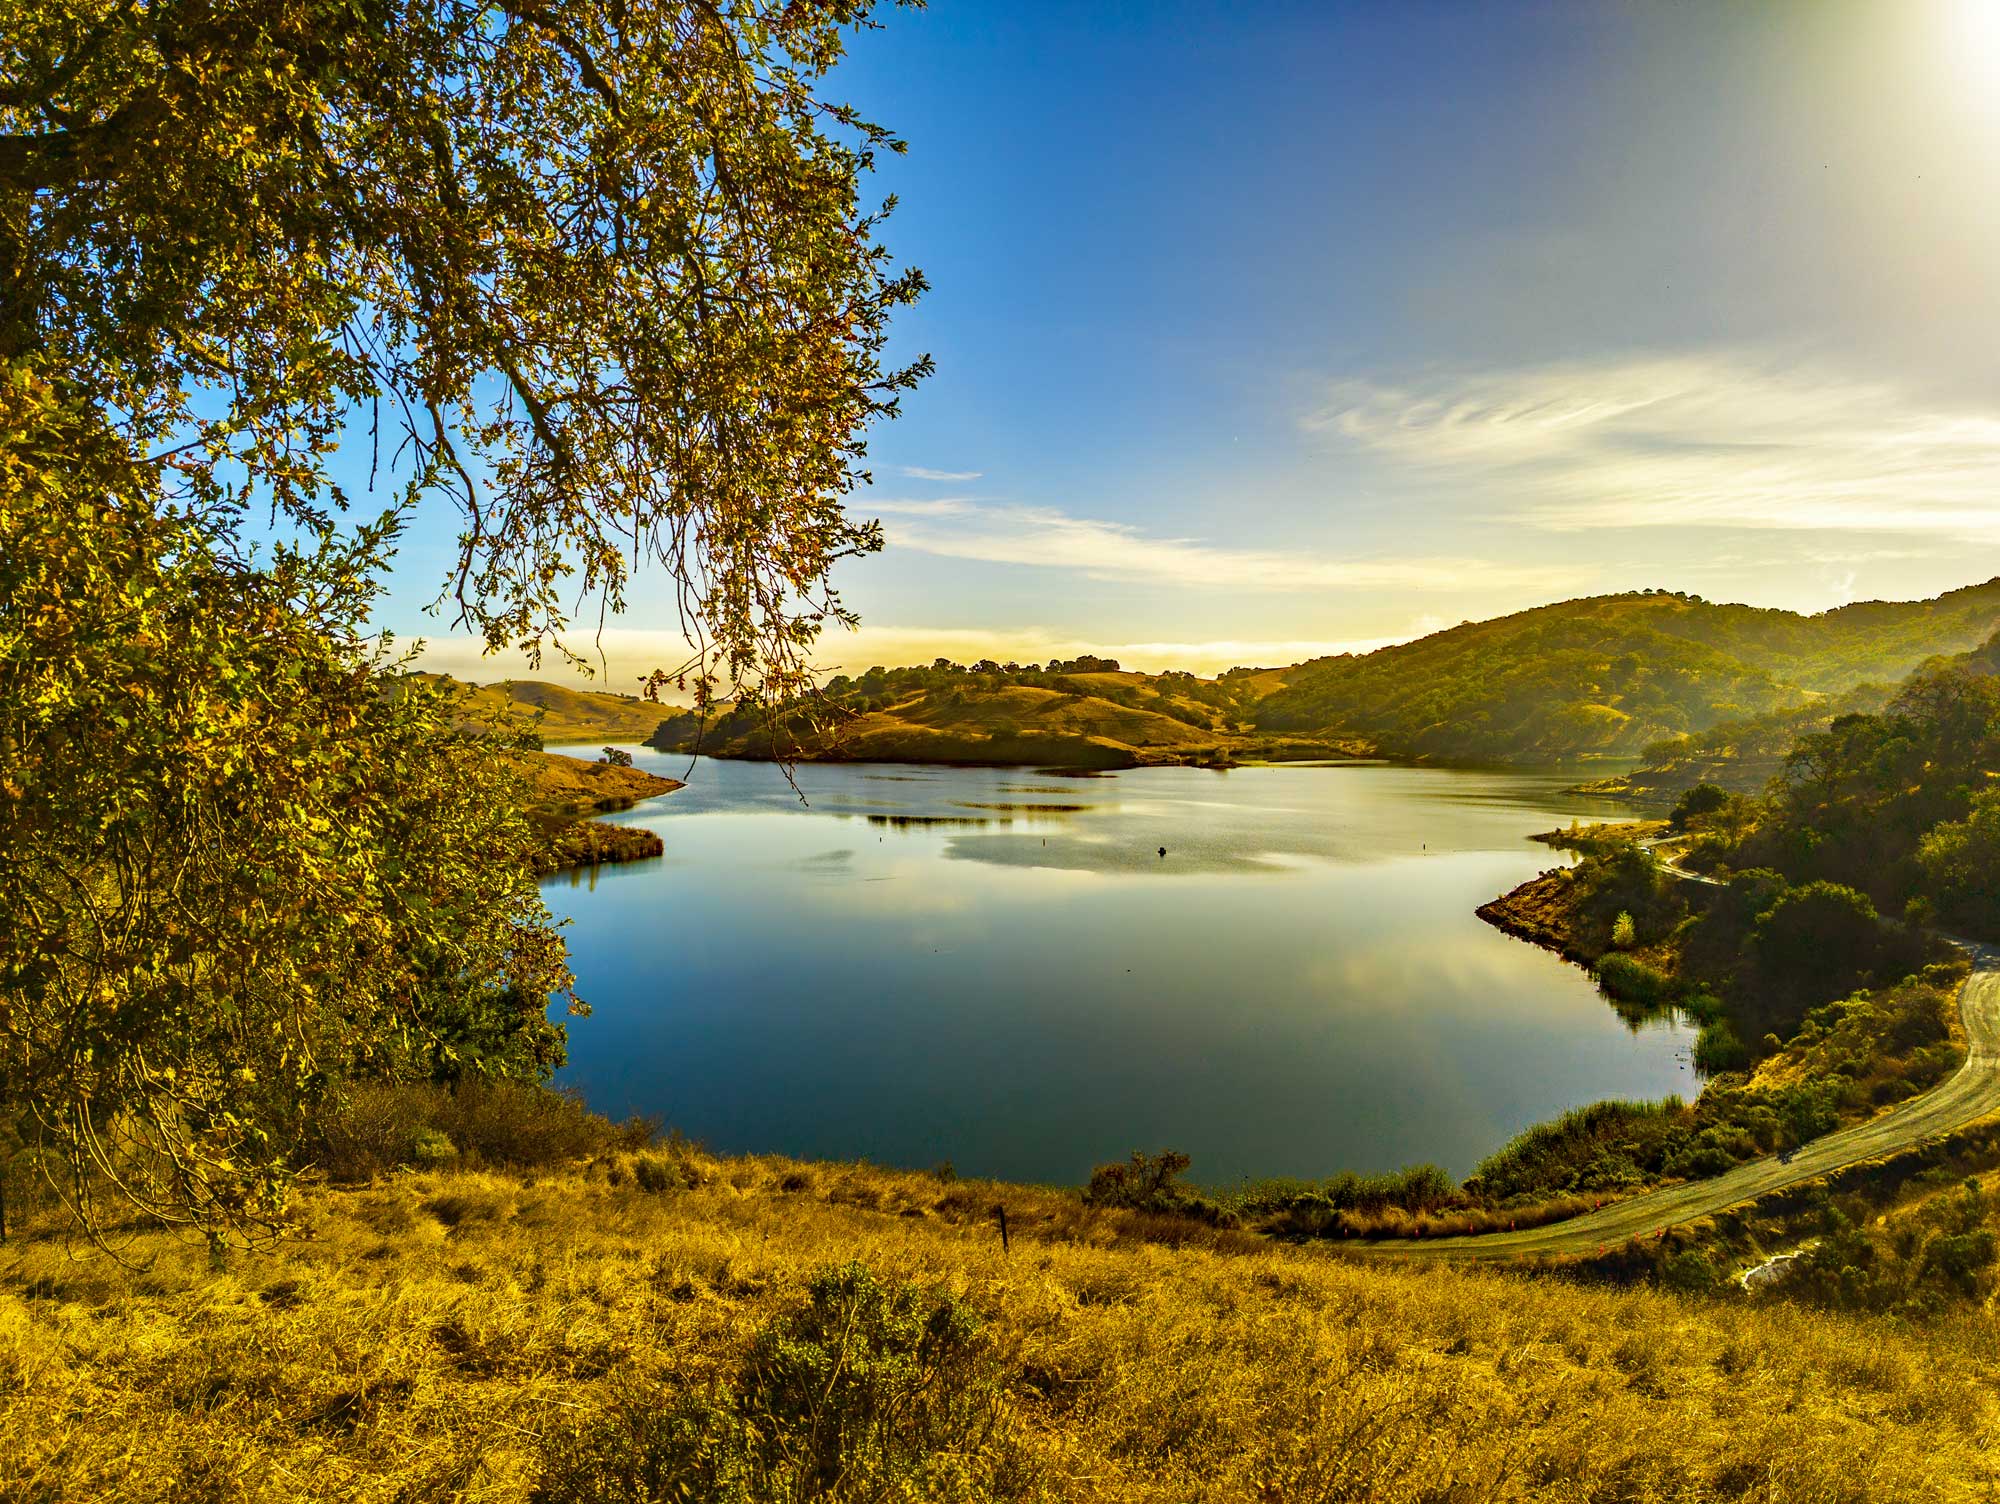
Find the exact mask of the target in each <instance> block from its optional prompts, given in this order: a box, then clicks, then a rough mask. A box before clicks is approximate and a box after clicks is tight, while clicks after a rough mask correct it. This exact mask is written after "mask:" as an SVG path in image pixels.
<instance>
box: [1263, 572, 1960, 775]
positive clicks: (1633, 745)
mask: <svg viewBox="0 0 2000 1504" xmlns="http://www.w3.org/2000/svg"><path fill="white" fill-rule="evenodd" d="M1996 625H2000V580H1992V581H1988V582H1987V583H1985V584H1983V585H1974V586H1970V587H1968V588H1966V589H1963V590H1955V591H1952V592H1950V593H1948V594H1946V595H1942V596H1939V597H1938V598H1937V599H1935V600H1928V601H1908V602H1885V601H1869V602H1863V603H1860V604H1856V605H1851V606H1843V607H1841V608H1839V609H1838V610H1833V611H1826V612H1822V613H1820V614H1819V615H1817V616H1801V615H1798V614H1796V613H1794V612H1790V611H1776V610H1768V609H1761V608H1757V607H1751V606H1729V605H1717V604H1714V603H1712V602H1709V601H1704V600H1702V599H1700V598H1699V597H1697V596H1690V595H1682V594H1676V593H1669V592H1643V593H1637V594H1628V595H1610V596H1595V597H1590V598H1587V599H1583V600H1574V601H1564V602H1561V603H1559V604H1556V605H1551V606H1542V607H1538V608H1536V609H1534V610H1531V611H1522V612H1517V613H1516V614H1514V615H1512V616H1503V617H1499V618H1497V619H1495V620H1493V621H1485V622H1466V623H1464V624H1463V625H1460V626H1457V627H1453V628H1451V629H1449V630H1447V631H1443V632H1437V633H1433V634H1432V635H1431V636H1428V637H1423V638H1419V639H1418V640H1417V641H1415V642H1409V643H1403V644H1400V645H1398V646H1395V647H1387V648H1382V649H1379V650H1378V651H1376V652H1373V653H1369V654H1366V655H1362V656H1349V655H1342V656H1340V657H1336V658H1321V659H1316V660H1314V661H1313V662H1310V663H1306V664H1302V665H1301V666H1300V667H1299V668H1297V669H1295V670H1293V671H1292V672H1291V673H1290V674H1288V675H1287V676H1286V683H1285V685H1284V687H1283V688H1281V689H1278V690H1276V691H1274V692H1273V693H1272V694H1270V695H1268V696H1266V697H1265V698H1263V699H1262V700H1261V701H1259V702H1258V704H1257V706H1256V711H1255V715H1256V722H1257V725H1258V727H1259V729H1261V730H1264V731H1267V732H1281V733H1291V734H1298V735H1306V736H1321V737H1324V736H1349V737H1362V738H1366V739H1368V740H1371V741H1373V742H1375V743H1376V744H1377V745H1378V746H1380V747H1381V748H1382V750H1383V751H1384V752H1386V753H1388V754H1390V755H1392V756H1398V757H1410V758H1419V759H1436V760H1440V761H1480V762H1517V763H1565V762H1575V761H1579V760H1583V759H1588V758H1593V757H1634V756H1638V755H1640V754H1641V753H1642V752H1643V751H1644V749H1645V748H1647V747H1648V746H1650V745H1652V744H1653V743H1655V742H1658V741H1661V740H1663V739H1665V738H1669V737H1675V736H1681V735H1685V734H1688V733H1691V732H1699V731H1703V730H1706V729H1707V728H1709V727H1711V726H1715V725H1718V724H1720V723H1723V722H1735V721H1749V720H1752V719H1754V718H1757V717H1761V716H1765V715H1768V714H1770V713H1772V712H1776V711H1791V710H1797V709H1800V708H1803V707H1809V706H1811V705H1813V704H1815V703H1816V702H1819V701H1821V700H1822V699H1825V698H1827V697H1832V696H1838V695H1840V694H1842V693H1844V692H1847V691H1851V690H1854V689H1855V688H1856V687H1857V686H1860V685H1863V684H1868V683H1892V682H1894V681H1896V680H1898V679H1901V678H1903V677H1904V676H1905V675H1907V674H1908V673H1910V672H1911V670H1913V669H1914V668H1916V667H1917V665H1918V664H1920V663H1921V662H1923V660H1925V659H1926V658H1929V657H1932V656H1935V655H1937V654H1940V653H1958V652H1963V651H1965V650H1967V649H1969V648H1972V647H1975V646H1976V645H1978V644H1980V643H1982V642H1985V641H1986V640H1987V639H1988V638H1989V637H1990V636H1991V635H1992V633H1993V631H1994V628H1995V626H1996Z"/></svg>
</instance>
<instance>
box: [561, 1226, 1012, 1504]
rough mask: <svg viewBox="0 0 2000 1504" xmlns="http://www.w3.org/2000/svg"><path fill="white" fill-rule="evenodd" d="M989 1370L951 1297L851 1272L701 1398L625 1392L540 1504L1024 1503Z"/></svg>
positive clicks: (975, 1328) (569, 1457)
mask: <svg viewBox="0 0 2000 1504" xmlns="http://www.w3.org/2000/svg"><path fill="white" fill-rule="evenodd" d="M1002 1379H1003V1375H1002V1372H1001V1369H1000V1367H999V1365H998V1363H997V1362H996V1361H995V1360H994V1359H993V1357H992V1355H991V1354H990V1353H989V1351H988V1349H987V1346H986V1344H985V1343H984V1341H982V1339H981V1337H980V1328H979V1321H978V1319H977V1318H976V1317H975V1315H974V1314H973V1312H972V1311H971V1310H970V1309H969V1308H968V1307H967V1306H966V1305H965V1304H964V1303H963V1302H962V1301H959V1300H958V1299H956V1298H955V1297H953V1296H951V1295H949V1294H947V1293H945V1292H943V1291H936V1290H926V1289H922V1288H920V1287H918V1286H916V1285H911V1284H902V1283H887V1282H884V1281H883V1280H881V1279H879V1278H878V1277H877V1276H876V1275H875V1274H874V1273H872V1272H871V1271H870V1270H869V1269H868V1268H867V1267H866V1266H864V1265H862V1264H858V1263H851V1264H846V1265H842V1266H840V1267H837V1268H830V1269H824V1270H822V1271H820V1273H818V1274H817V1275H815V1276H814V1278H813V1280H812V1283H811V1285H810V1287H809V1292H808V1299H807V1302H806V1304H805V1305H804V1306H803V1307H801V1308H799V1309H797V1310H795V1311H793V1312H791V1313H790V1314H788V1315H785V1316H782V1317H780V1318H779V1319H777V1320H776V1321H774V1322H772V1323H770V1324H769V1325H767V1326H766V1327H764V1329H763V1330H762V1331H760V1332H759V1333H758V1334H757V1338H756V1340H755V1342H754V1343H753V1344H752V1346H751V1348H750V1351H749V1352H748V1353H747V1354H746V1355H745V1357H744V1359H743V1360H742V1362H741V1363H740V1364H739V1365H738V1366H737V1368H736V1371H735V1372H734V1373H733V1374H731V1375H729V1376H727V1377H725V1378H722V1379H720V1380H718V1381H716V1382H714V1383H712V1384H710V1385H708V1386H706V1387H701V1388H695V1387H688V1386H682V1385H679V1384H677V1383H674V1384H670V1385H669V1387H668V1388H667V1390H666V1391H665V1392H663V1393H660V1392H648V1391H646V1390H644V1389H634V1390H631V1391H629V1392H628V1393H627V1394H626V1396H625V1397H624V1399H623V1400H622V1401H620V1402H619V1403H618V1404H616V1405H615V1406H614V1407H613V1408H612V1409H611V1410H610V1411H609V1412H608V1413H607V1414H605V1415H603V1416H602V1417H600V1418H598V1419H597V1420H596V1421H595V1422H592V1423H587V1424H585V1425H584V1426H582V1427H581V1428H579V1429H577V1430H575V1431H572V1432H569V1433H567V1434H560V1435H557V1436H555V1437H552V1438H551V1439H550V1440H549V1442H548V1443H546V1445H545V1451H544V1453H543V1457H542V1471H541V1476H540V1477H539V1479H538V1480H537V1482H536V1484H535V1486H534V1489H533V1491H532V1493H531V1495H530V1497H531V1498H532V1499H534V1500H535V1501H536V1504H665V1501H669V1500H681V1499H686V1500H700V1501H703V1504H770V1501H796V1504H805V1501H807V1500H828V1501H834V1500H854V1501H860V1500H883V1501H889V1500H900V1501H907V1504H917V1501H920V1500H921V1501H930V1500H937V1501H963V1504H972V1501H975V1500H989V1499H1008V1498H1018V1497H1023V1496H1025V1495H1027V1494H1029V1493H1030V1492H1031V1483H1032V1480H1030V1479H1028V1478H1027V1477H1025V1476H1024V1475H1023V1473H1022V1470H1021V1468H1020V1465H1019V1463H1018V1461H1017V1457H1018V1453H1017V1452H1016V1449H1015V1448H1014V1447H1013V1446H1012V1444H1011V1442H1010V1439H1009V1437H1008V1434H1007V1426H1006V1423H1007V1420H1008V1407H1007V1402H1006V1398H1005V1393H1004V1389H1003V1383H1002Z"/></svg>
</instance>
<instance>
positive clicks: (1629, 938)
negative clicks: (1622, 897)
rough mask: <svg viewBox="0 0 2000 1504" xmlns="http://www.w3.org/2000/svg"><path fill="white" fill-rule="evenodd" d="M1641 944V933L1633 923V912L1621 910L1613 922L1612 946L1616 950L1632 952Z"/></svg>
mask: <svg viewBox="0 0 2000 1504" xmlns="http://www.w3.org/2000/svg"><path fill="white" fill-rule="evenodd" d="M1638 943H1639V931H1638V929H1637V928H1636V927H1635V926H1634V925H1633V923H1632V912H1631V910H1629V909H1620V910H1619V911H1618V917H1617V918H1616V919H1614V920H1613V921H1612V922H1611V945H1612V948H1613V949H1615V950H1630V949H1631V948H1632V947H1633V946H1635V945H1637V944H1638Z"/></svg>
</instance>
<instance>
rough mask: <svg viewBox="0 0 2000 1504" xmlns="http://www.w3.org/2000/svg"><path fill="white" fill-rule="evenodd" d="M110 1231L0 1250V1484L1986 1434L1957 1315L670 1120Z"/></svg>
mask: <svg viewBox="0 0 2000 1504" xmlns="http://www.w3.org/2000/svg"><path fill="white" fill-rule="evenodd" d="M1003 1204H1004V1205H1005V1206H1006V1208H1007V1211H1008V1222H1009V1231H1010V1237H1011V1249H1010V1250H1009V1251H1003V1250H1002V1247H1001V1242H1000V1238H999V1233H998V1229H997V1225H996V1220H995V1217H994V1209H995V1208H996V1207H997V1206H1000V1205H1003ZM126 1252H127V1254H128V1257H129V1259H130V1260H131V1262H130V1263H129V1265H128V1266H123V1267H121V1266H120V1265H119V1264H117V1263H114V1262H112V1261H110V1260H108V1259H102V1258H94V1259H84V1260H78V1259H77V1258H75V1257H74V1256H73V1253H72V1252H71V1250H70V1249H68V1248H67V1247H66V1246H65V1245H64V1244H63V1243H62V1242H61V1241H60V1240H58V1239H55V1238H52V1237H29V1238H24V1239H17V1241H16V1242H15V1243H13V1244H11V1245H9V1249H8V1253H7V1256H6V1258H5V1260H4V1262H0V1430H4V1434H5V1435H6V1436H7V1438H8V1444H7V1446H6V1447H4V1448H0V1497H5V1498H10V1499H46V1500H56V1499H78V1500H81V1499H86V1498H88V1499H91V1500H96V1501H106V1504H123V1501H131V1504H138V1501H149V1504H150V1501H161V1504H165V1501H173V1504H182V1501H196V1504H208V1501H213V1504H221V1501H225V1500H227V1501H239V1500H240V1501H265V1500H269V1501H279V1500H283V1501H294V1500H315V1499H328V1500H331V1499H340V1500H343V1501H370V1500H380V1501H389V1500H413V1499H421V1500H445V1499H475V1498H476V1499H480V1500H484V1501H490V1504H504V1501H522V1504H527V1501H551V1504H553V1501H558V1500H560V1501H565V1504H585V1501H601V1504H639V1501H641V1500H657V1499H664V1498H671V1497H680V1496H682V1495H680V1494H677V1493H676V1492H675V1491H674V1489H675V1486H676V1485H677V1484H678V1485H685V1486H686V1487H687V1489H688V1492H687V1493H686V1495H685V1496H686V1497H690V1498H700V1499H738V1500H751V1499H755V1500H773V1499H805V1498H825V1499H847V1500H860V1499H885V1500H886V1499H894V1500H911V1501H914V1500H918V1499H923V1500H953V1499H956V1500H966V1501H971V1500H1016V1499H1019V1500H1029V1499H1034V1500H1076V1501H1092V1504H1097V1501H1113V1504H1115V1501H1148V1500H1160V1501H1165V1500H1175V1501H1179V1500H1188V1499H1204V1500H1215V1501H1245V1504H1256V1501H1279V1500H1282V1501H1286V1504H1294V1501H1298V1504H1314V1501H1328V1504H1331V1501H1335V1500H1359V1499H1367V1500H1378V1501H1384V1504H1399V1501H1408V1504H1416V1501H1454V1500H1467V1501H1469V1500H1495V1501H1529V1500H1552V1499H1566V1500H1577V1501H1583V1500H1602V1501H1612V1500H1630V1501H1650V1500H1658V1501H1669V1500H1688V1501H1692V1500H1704V1501H1720V1500H1746V1501H1748V1500H1755V1501H1758V1504H1807V1501H1811V1504H1893V1501H1903V1500H1909V1501H1916V1500H1923V1501H1926V1504H1951V1501H1958V1500H1964V1501H1972V1500H1984V1499H1986V1498H1988V1497H1989V1494H1990V1487H1991V1481H1992V1465H1993V1464H1992V1459H1993V1456H1994V1451H1993V1447H1994V1442H1995V1438H1996V1425H2000V1409H1997V1408H1996V1402H1995V1397H1994V1391H1993V1388H1992V1385H1991V1383H1990V1375H1991V1373H1992V1371H1993V1368H1994V1365H1995V1363H1996V1361H2000V1331H1997V1330H1996V1328H1995V1327H1994V1325H1993V1323H1992V1322H1991V1321H1990V1320H1986V1319H1983V1318H1980V1317H1977V1316H1972V1315H1964V1316H1956V1317H1945V1318H1941V1319H1938V1320H1933V1321H1929V1322H1926V1323H1923V1324H1919V1325H1910V1324H1906V1323H1902V1322H1894V1323H1892V1322H1889V1321H1884V1320H1881V1319H1878V1318H1872V1317H1856V1316H1844V1315H1836V1314H1830V1313H1822V1312H1819V1311H1814V1310H1809V1309H1801V1308H1799V1307H1797V1306H1793V1305H1788V1304H1785V1303H1781V1302H1773V1301H1763V1300H1759V1301H1754V1302H1747V1301H1744V1300H1742V1299H1740V1298H1739V1299H1737V1300H1734V1301H1729V1302H1723V1301H1720V1300H1714V1299H1690V1298H1682V1297H1676V1296H1674V1295H1670V1294H1665V1293H1659V1292H1654V1291H1648V1290H1617V1289H1607V1288H1585V1287H1579V1286H1576V1285H1572V1284H1567V1283H1563V1282H1560V1281H1555V1280H1547V1279H1535V1278H1531V1277H1528V1276H1525V1275H1516V1274H1508V1273H1504V1272H1494V1271H1488V1270H1483V1269H1456V1268H1449V1267H1421V1268H1403V1267H1399V1266H1396V1265H1393V1264H1386V1263H1370V1264H1366V1265H1356V1264H1351V1263H1346V1262H1342V1261H1341V1260H1340V1259H1338V1258H1336V1257H1332V1256H1329V1255H1327V1254H1325V1253H1324V1252H1321V1251H1318V1250H1315V1249H1311V1248H1304V1249H1301V1248H1292V1247H1286V1246H1283V1245H1275V1244H1271V1243H1266V1242H1260V1241H1256V1240H1252V1239H1249V1238H1246V1237H1245V1236H1243V1235H1241V1234H1234V1233H1227V1232H1222V1233H1217V1232H1209V1231H1206V1230H1204V1229H1200V1228H1191V1227H1188V1226H1185V1225H1180V1224H1172V1223H1168V1222H1165V1221H1163V1220H1162V1219H1159V1218H1151V1217H1147V1216H1145V1215H1143V1214H1137V1213H1130V1212H1116V1211H1095V1210H1092V1209H1090V1208H1087V1207H1085V1206H1083V1205H1081V1204H1080V1203H1079V1202H1078V1200H1077V1199H1076V1198H1075V1197H1074V1196H1073V1195H1066V1194H1063V1193H1058V1192H1049V1191H1036V1190H1032V1189H1027V1188H1022V1187H1011V1186H1000V1185H993V1184H987V1183H970V1182H956V1181H952V1180H949V1179H944V1178H940V1177H936V1176H932V1175H926V1174H899V1173H894V1172H887V1171H881V1170H875V1169H870V1168H867V1167H864V1166H854V1165H834V1164H800V1163H796V1162H791V1161H785V1160H778V1159H762V1158H760V1159H726V1160H725V1159H713V1158H710V1157H708V1156H705V1155H702V1154H699V1153H694V1152H691V1151H688V1150H686V1149H685V1148H678V1147H671V1146H670V1147H669V1148H668V1149H665V1150H658V1149H655V1150H645V1151H640V1152H633V1151H631V1150H620V1151H614V1152H612V1153H610V1154H608V1155H605V1156H603V1157H600V1158H599V1159H598V1160H597V1161H596V1162H595V1163H593V1164H591V1165H590V1166H589V1167H588V1168H587V1169H581V1170H556V1171H548V1170H543V1171H535V1172H526V1171H512V1172H508V1171H457V1170H430V1171H417V1172H405V1173H401V1174H397V1175H395V1176H393V1177H390V1178H387V1179H384V1180H381V1181H378V1182H377V1183H375V1184H372V1185H368V1186H364V1187H358V1188H353V1189H339V1190H322V1191H320V1192H318V1193H316V1194H314V1195H313V1196H311V1197H310V1199H309V1201H308V1203H307V1205H306V1207H305V1217H304V1223H303V1227H302V1230H301V1236H300V1237H298V1238H297V1239H296V1240H293V1241H290V1242H287V1243H285V1244H282V1245H280V1246H278V1247H277V1248H275V1249H274V1250H272V1251H271V1252H269V1253H268V1254H263V1255H237V1256H232V1257H231V1259H230V1260H229V1261H228V1264H227V1266H226V1267H225V1268H222V1269H216V1268H213V1267H211V1265H210V1264H209V1262H208V1260H207V1257H206V1255H205V1254H204V1253H203V1252H202V1251H201V1250H200V1249H199V1247H198V1246H196V1245H191V1244H188V1243H175V1242H171V1241H168V1240H166V1239H164V1238H162V1237H159V1236H156V1235H147V1236H144V1237H141V1238H139V1239H138V1240H137V1241H136V1242H134V1243H132V1244H131V1245H129V1246H128V1248H127V1250H126ZM857 1265H858V1266H860V1269H859V1270H857V1269H856V1268H855V1266H857ZM825 1271H843V1272H835V1273H831V1274H829V1273H826V1272H825ZM648 1474H650V1477H648ZM815 1477H817V1478H818V1480H819V1481H820V1483H821V1484H822V1485H824V1484H825V1483H826V1482H827V1481H828V1480H831V1479H834V1478H836V1477H837V1478H840V1479H842V1480H844V1482H842V1483H841V1484H839V1485H836V1486H835V1487H833V1488H824V1487H822V1488H821V1489H820V1490H818V1491H816V1490H815V1489H814V1488H813V1487H812V1486H811V1485H812V1480H813V1479H814V1478H815ZM648 1483H650V1485H651V1489H652V1490H653V1491H648V1489H647V1487H646V1485H647V1484H648Z"/></svg>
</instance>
